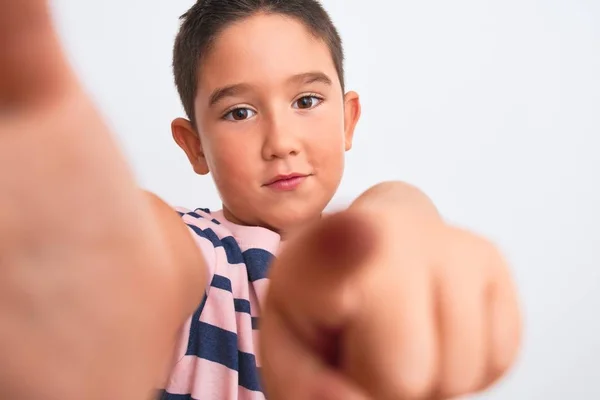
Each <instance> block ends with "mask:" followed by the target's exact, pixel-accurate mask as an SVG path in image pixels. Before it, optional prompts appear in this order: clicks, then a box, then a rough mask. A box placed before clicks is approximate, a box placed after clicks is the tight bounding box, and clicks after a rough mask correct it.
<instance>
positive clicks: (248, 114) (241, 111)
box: [224, 107, 256, 121]
mask: <svg viewBox="0 0 600 400" xmlns="http://www.w3.org/2000/svg"><path fill="white" fill-rule="evenodd" d="M254 114H256V112H254V111H252V110H251V109H249V108H243V107H240V108H236V109H234V110H231V111H229V112H228V113H227V114H225V117H224V119H226V120H229V121H243V120H245V119H248V118H252V117H253V116H254Z"/></svg>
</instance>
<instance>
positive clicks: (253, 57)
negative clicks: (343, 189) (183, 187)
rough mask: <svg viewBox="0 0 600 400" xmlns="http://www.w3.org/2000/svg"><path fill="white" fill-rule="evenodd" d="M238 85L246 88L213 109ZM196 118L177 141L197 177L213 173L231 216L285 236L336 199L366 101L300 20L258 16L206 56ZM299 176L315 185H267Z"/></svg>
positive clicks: (176, 127)
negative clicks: (348, 86)
mask: <svg viewBox="0 0 600 400" xmlns="http://www.w3.org/2000/svg"><path fill="white" fill-rule="evenodd" d="M274 32H280V33H278V34H276V35H274ZM273 54H276V55H277V57H273ZM233 85H241V86H242V87H241V88H239V89H237V90H235V91H234V93H231V95H229V96H226V97H222V98H221V99H220V100H219V101H218V102H217V103H215V104H211V102H210V98H211V95H212V94H213V93H215V91H218V90H219V89H221V88H226V87H230V86H233ZM235 110H238V111H237V113H236V111H235ZM240 110H241V112H242V114H239V112H240ZM232 111H233V112H232ZM195 112H196V116H197V120H198V127H197V129H194V127H193V126H192V124H191V123H190V122H189V121H187V120H185V119H177V120H175V121H174V122H173V124H172V128H173V137H174V138H175V141H176V142H177V143H178V145H179V146H180V147H181V148H182V149H183V150H184V151H185V153H186V155H187V157H188V159H189V160H190V162H191V163H192V166H193V168H194V170H195V171H196V172H197V173H199V174H207V173H208V172H211V173H212V177H213V179H214V181H215V184H216V186H217V189H218V191H219V193H220V195H221V198H222V199H223V209H224V213H225V216H226V217H227V218H228V219H230V220H231V221H234V222H237V223H240V224H243V225H259V226H265V227H269V228H270V229H272V230H275V231H277V232H280V233H281V234H282V235H284V236H287V234H288V233H291V232H293V231H294V230H296V229H298V228H299V227H302V226H303V225H306V224H307V223H310V222H312V221H314V220H317V219H319V218H320V214H321V211H322V210H323V209H324V208H325V206H326V205H327V204H328V203H329V201H330V200H331V198H332V197H333V195H334V194H335V192H336V190H337V188H338V186H339V183H340V181H341V179H342V175H343V171H344V153H345V151H348V150H350V149H351V148H352V139H353V135H354V129H355V126H356V123H357V122H358V119H359V117H360V102H359V97H358V94H356V93H355V92H348V93H346V94H344V93H342V88H341V86H340V83H339V78H338V76H337V72H336V69H335V66H334V64H333V60H332V58H331V53H330V52H329V49H328V47H327V46H326V45H325V44H324V43H323V41H322V40H320V39H318V38H316V37H314V36H312V35H311V34H310V33H309V32H308V30H307V29H306V28H305V27H304V25H302V24H301V23H300V22H298V21H296V20H294V19H290V18H287V17H283V16H280V15H257V16H254V17H251V18H248V19H246V20H244V21H242V22H239V23H236V24H234V25H232V26H230V27H229V28H228V29H226V30H225V31H224V32H222V33H221V34H220V35H219V36H218V38H217V39H216V41H215V43H214V45H213V48H212V50H211V51H210V52H209V53H208V54H207V55H206V56H205V57H204V58H203V61H202V64H201V70H200V72H199V85H198V94H197V96H196V101H195ZM242 116H243V118H241V117H242ZM291 173H301V174H307V175H309V177H308V178H307V179H306V180H305V182H304V183H303V184H302V185H301V186H300V187H299V188H298V189H297V190H294V191H291V192H277V191H274V190H273V189H271V188H268V187H265V186H264V184H265V183H267V182H269V181H270V180H271V179H273V177H276V176H277V175H287V174H291Z"/></svg>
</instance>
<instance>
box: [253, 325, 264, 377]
mask: <svg viewBox="0 0 600 400" xmlns="http://www.w3.org/2000/svg"><path fill="white" fill-rule="evenodd" d="M252 338H253V339H252V340H253V341H254V357H255V358H256V366H257V367H258V368H260V367H261V365H262V364H261V362H260V332H259V331H258V330H256V331H252Z"/></svg>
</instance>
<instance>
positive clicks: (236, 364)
mask: <svg viewBox="0 0 600 400" xmlns="http://www.w3.org/2000/svg"><path fill="white" fill-rule="evenodd" d="M177 211H178V212H179V214H180V215H181V217H182V219H183V221H184V222H185V223H186V224H187V226H188V227H189V229H190V231H191V233H192V235H193V237H194V239H195V241H196V243H197V244H198V247H199V248H200V249H201V251H202V254H203V255H204V259H205V260H206V266H207V271H208V274H209V276H208V278H209V279H208V282H209V285H208V287H207V288H206V292H205V296H204V299H203V300H202V303H201V304H200V306H199V307H198V309H197V310H196V312H195V313H194V315H193V316H192V317H191V318H190V319H189V320H188V321H187V323H186V324H185V326H184V327H183V330H182V333H181V340H180V343H179V347H178V350H177V354H176V359H175V360H174V366H173V368H172V369H171V373H170V376H169V379H168V381H167V384H166V387H165V390H164V391H163V392H162V394H161V399H162V400H192V399H195V400H205V399H210V400H213V399H215V400H217V399H223V400H233V399H240V400H242V399H243V400H245V399H248V400H250V399H252V400H259V399H260V400H263V399H265V396H264V395H263V393H262V389H261V383H260V378H259V371H260V360H259V359H258V348H257V346H258V325H259V315H260V309H261V305H262V302H263V300H264V297H265V293H266V291H267V286H268V283H269V282H268V279H267V270H268V267H269V264H270V262H271V260H272V259H273V256H274V254H276V251H277V249H278V248H279V244H280V237H279V235H278V234H277V233H275V232H272V231H270V230H268V229H265V228H261V227H248V226H240V225H236V224H233V223H231V222H229V221H227V220H226V219H225V218H224V217H223V213H222V211H219V212H212V213H211V212H210V211H209V210H204V209H197V210H195V211H190V210H186V209H177ZM203 289H204V288H201V289H199V290H203Z"/></svg>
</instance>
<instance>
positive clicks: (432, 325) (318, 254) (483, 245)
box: [261, 183, 520, 400]
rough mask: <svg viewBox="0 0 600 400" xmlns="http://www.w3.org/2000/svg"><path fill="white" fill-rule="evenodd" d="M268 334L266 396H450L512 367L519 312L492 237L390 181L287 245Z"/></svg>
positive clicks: (270, 303) (266, 319)
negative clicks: (446, 217) (443, 215)
mask: <svg viewBox="0 0 600 400" xmlns="http://www.w3.org/2000/svg"><path fill="white" fill-rule="evenodd" d="M261 329H262V332H261V339H262V340H261V356H262V365H263V368H262V372H263V378H264V382H265V386H266V391H267V394H268V396H269V399H271V400H282V399H285V400H292V399H332V400H333V399H339V400H342V399H344V400H354V399H356V400H358V399H367V398H374V399H384V400H387V399H390V400H391V399H448V398H453V397H456V396H460V395H467V394H472V393H475V392H478V391H481V390H483V389H485V388H487V387H488V386H490V385H491V384H492V383H493V382H495V381H496V380H497V379H498V378H499V377H500V376H502V375H503V374H504V373H505V372H506V371H507V370H508V369H509V367H510V366H511V365H512V363H513V362H514V360H515V357H516V355H517V350H518V346H519V340H520V314H519V309H518V303H517V296H516V292H515V288H514V286H513V282H512V280H511V278H510V275H509V271H508V268H507V266H506V265H505V263H504V261H503V259H502V257H501V255H500V254H499V252H498V251H497V249H496V248H495V247H494V246H493V245H492V244H490V243H489V242H488V241H487V240H485V239H483V238H481V237H478V236H476V235H474V234H472V233H469V232H466V231H463V230H460V229H457V228H454V227H451V226H448V225H446V224H444V223H443V222H442V220H441V219H440V218H439V216H438V215H437V211H435V209H434V208H433V206H431V205H430V203H428V199H426V198H425V197H424V196H422V195H421V194H420V193H419V192H417V191H416V190H415V189H414V188H410V187H408V186H406V185H403V184H400V183H386V184H382V185H379V186H378V187H375V188H373V189H372V190H370V191H368V192H367V193H365V194H364V195H363V196H361V198H360V199H358V200H357V202H356V203H355V204H354V205H353V206H352V207H351V209H350V210H349V211H345V212H342V213H340V214H337V215H334V216H332V217H328V218H325V219H324V220H323V221H322V222H321V223H319V224H317V225H316V226H315V227H313V228H312V229H311V230H310V231H308V232H306V233H305V234H304V235H302V236H300V237H298V238H296V240H295V241H294V242H292V243H290V244H289V247H287V248H286V250H285V251H284V252H283V253H282V254H281V256H280V258H279V260H278V262H277V263H276V264H275V265H274V266H273V270H272V281H271V286H270V292H269V296H268V300H267V306H266V310H265V312H264V315H263V321H262V325H261Z"/></svg>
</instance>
